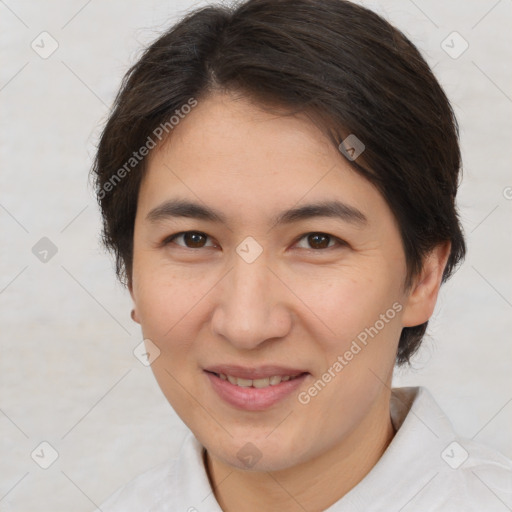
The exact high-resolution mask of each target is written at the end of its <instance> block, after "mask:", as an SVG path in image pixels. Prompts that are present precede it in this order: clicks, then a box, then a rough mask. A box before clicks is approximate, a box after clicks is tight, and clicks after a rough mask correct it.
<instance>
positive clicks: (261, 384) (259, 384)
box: [209, 372, 306, 389]
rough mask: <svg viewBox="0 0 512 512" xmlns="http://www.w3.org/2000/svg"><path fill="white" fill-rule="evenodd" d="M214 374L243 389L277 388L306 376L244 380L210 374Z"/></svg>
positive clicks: (280, 376)
mask: <svg viewBox="0 0 512 512" xmlns="http://www.w3.org/2000/svg"><path fill="white" fill-rule="evenodd" d="M209 373H213V375H215V376H216V377H218V378H219V379H222V380H227V381H228V382H229V383H230V384H233V385H234V386H238V387H241V388H251V387H253V388H258V389H262V388H267V387H269V386H277V385H278V384H281V382H288V381H289V380H293V379H297V378H299V377H300V376H302V375H304V373H306V372H304V373H301V374H299V375H293V376H292V375H272V376H271V377H263V378H261V379H243V378H240V377H235V376H234V375H226V374H225V373H215V372H209Z"/></svg>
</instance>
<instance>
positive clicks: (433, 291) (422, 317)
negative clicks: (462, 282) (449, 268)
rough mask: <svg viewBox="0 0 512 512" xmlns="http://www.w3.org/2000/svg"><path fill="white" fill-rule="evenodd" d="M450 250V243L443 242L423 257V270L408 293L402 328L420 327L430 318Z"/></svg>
mask: <svg viewBox="0 0 512 512" xmlns="http://www.w3.org/2000/svg"><path fill="white" fill-rule="evenodd" d="M450 250H451V242H449V241H447V242H443V243H442V244H439V245H437V246H436V247H435V248H434V249H433V250H432V251H431V252H430V253H429V254H428V255H427V256H426V257H425V259H424V261H423V268H422V269H421V272H420V273H419V275H418V276H417V277H416V278H415V279H414V281H413V284H412V285H411V287H410V289H409V292H408V297H407V299H406V306H405V308H404V313H403V316H402V325H403V327H414V326H416V325H421V324H423V323H425V322H427V321H428V320H429V318H430V317H431V316H432V313H433V312H434V308H435V306H436V301H437V295H438V293H439V288H440V287H441V281H442V278H443V272H444V269H445V267H446V263H447V261H448V257H449V256H450Z"/></svg>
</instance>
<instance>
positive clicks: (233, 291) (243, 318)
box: [211, 255, 292, 350]
mask: <svg viewBox="0 0 512 512" xmlns="http://www.w3.org/2000/svg"><path fill="white" fill-rule="evenodd" d="M219 285H220V286H219V287H218V289H217V296H216V307H215V311H214V314H213V316H212V320H211V322H212V329H213V331H214V333H215V334H217V335H219V336H222V337H223V338H225V339H227V340H228V341H229V342H230V343H231V344H232V345H234V346H235V347H236V348H238V349H241V350H243V349H245V350H251V349H255V348H258V347H259V346H260V345H262V344H264V343H265V342H266V341H267V340H270V339H274V340H275V339H276V338H281V337H284V336H286V334H287V333H288V332H289V331H290V328H291V324H292V319H291V311H290V309H289V308H288V307H287V305H286V298H287V296H288V299H289V295H290V292H289V291H288V290H287V289H286V287H285V286H284V285H283V283H282V282H281V281H280V280H279V279H278V278H277V277H276V276H275V275H274V273H273V272H272V271H271V270H270V269H269V268H268V267H267V263H266V259H265V258H264V257H262V256H260V257H259V258H258V259H257V260H256V261H254V262H252V263H247V262H246V261H244V260H243V259H242V258H240V257H238V255H236V257H235V258H234V259H233V268H232V269H231V271H230V272H229V273H228V275H227V276H226V277H225V278H224V279H223V280H222V281H221V282H220V283H219ZM286 294H288V295H286Z"/></svg>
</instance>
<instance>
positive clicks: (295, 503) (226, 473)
mask: <svg viewBox="0 0 512 512" xmlns="http://www.w3.org/2000/svg"><path fill="white" fill-rule="evenodd" d="M383 395H384V396H383V397H381V400H379V401H378V403H376V406H375V407H374V408H373V409H372V410H371V411H369V413H368V415H366V416H365V418H364V419H363V421H362V422H361V423H360V424H359V425H357V427H356V428H355V429H354V430H353V431H352V432H351V433H350V434H349V435H348V436H346V437H345V438H343V439H342V440H340V441H339V442H338V444H336V445H335V446H334V447H333V448H331V449H330V450H328V451H326V452H325V453H322V454H320V455H319V456H317V457H316V458H314V459H312V460H309V461H306V462H304V463H301V464H299V465H297V466H293V467H290V468H287V469H284V470H280V471H263V472H261V471H244V470H240V469H238V468H233V467H232V466H228V465H226V464H224V463H223V462H222V461H220V460H218V459H216V458H212V457H211V456H210V454H209V453H208V452H206V456H205V467H206V470H207V473H208V476H209V479H210V484H211V486H212V489H214V494H215V497H216V499H217V502H218V503H219V505H220V506H221V508H222V510H223V511H224V512H235V511H236V512H259V511H261V510H265V511H269V512H274V511H276V512H277V511H282V510H286V511H289V512H295V511H297V512H299V511H300V512H303V511H304V510H308V511H311V512H320V511H322V510H325V509H326V508H328V507H329V506H331V505H332V504H334V503H336V502H337V501H338V500H340V499H341V498H342V497H343V496H344V495H345V494H347V493H348V492H349V491H350V490H351V489H352V488H353V487H355V486H356V485H357V484H358V483H359V482H360V481H361V480H362V479H363V478H364V477H365V476H366V475H367V474H368V473H369V472H370V470H371V469H372V468H373V466H375V464H376V463H377V461H378V460H379V459H380V457H381V456H382V454H383V453H384V451H385V450H386V448H387V447H388V445H389V443H390V442H391V440H392V439H393V436H394V435H395V430H394V428H393V424H392V423H391V418H390V414H389V399H390V390H389V389H388V390H387V392H386V393H383Z"/></svg>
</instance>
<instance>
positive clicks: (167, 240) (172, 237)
mask: <svg viewBox="0 0 512 512" xmlns="http://www.w3.org/2000/svg"><path fill="white" fill-rule="evenodd" d="M188 233H195V234H198V235H203V236H205V237H207V238H208V239H211V237H210V236H209V235H207V234H206V233H203V232H202V231H180V232H179V233H175V234H174V235H170V236H168V237H166V238H165V239H164V240H163V241H162V243H161V246H166V245H169V244H170V243H171V242H173V241H174V240H175V239H176V238H178V237H180V236H182V235H186V234H188ZM309 235H323V236H326V237H328V238H329V239H330V241H335V242H336V243H337V244H338V245H339V246H340V247H346V246H348V244H347V242H345V241H344V240H341V239H340V238H338V237H336V236H334V235H330V234H329V233H324V232H322V231H310V232H308V233H304V234H303V235H301V236H299V237H298V238H296V239H295V241H294V244H296V243H297V242H299V241H300V240H302V239H303V238H305V237H307V236H309ZM176 245H178V247H181V248H182V249H190V250H196V251H197V250H199V249H204V248H205V247H212V246H204V247H197V248H194V247H187V246H186V245H179V244H176ZM334 248H335V246H331V247H325V248H322V249H313V248H309V249H306V250H309V251H314V252H321V251H326V250H327V249H334Z"/></svg>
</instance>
